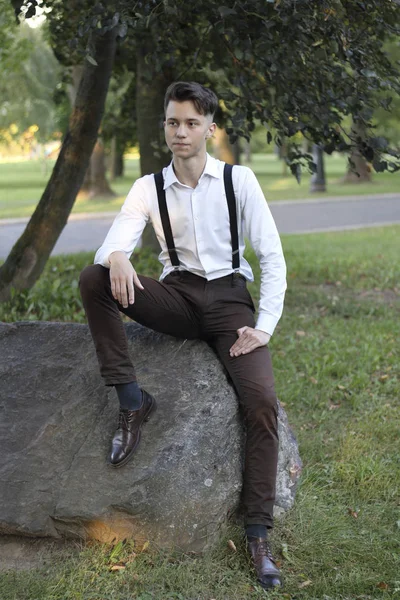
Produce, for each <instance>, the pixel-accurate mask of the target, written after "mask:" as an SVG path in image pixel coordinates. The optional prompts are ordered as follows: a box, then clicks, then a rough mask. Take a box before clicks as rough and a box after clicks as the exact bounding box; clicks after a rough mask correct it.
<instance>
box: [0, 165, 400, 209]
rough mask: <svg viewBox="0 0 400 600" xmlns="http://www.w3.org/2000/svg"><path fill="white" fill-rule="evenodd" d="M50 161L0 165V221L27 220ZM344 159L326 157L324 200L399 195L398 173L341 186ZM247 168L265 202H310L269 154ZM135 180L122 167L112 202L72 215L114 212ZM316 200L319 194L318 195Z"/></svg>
mask: <svg viewBox="0 0 400 600" xmlns="http://www.w3.org/2000/svg"><path fill="white" fill-rule="evenodd" d="M53 164H54V161H48V162H46V163H44V162H43V161H26V162H10V163H0V219H5V218H13V217H29V216H30V215H31V214H32V212H33V211H34V209H35V206H36V204H37V202H38V201H39V200H40V196H41V194H42V192H43V189H44V187H45V185H46V183H47V181H48V179H49V176H50V173H51V169H52V168H53ZM346 164H347V159H346V158H344V157H342V156H339V155H334V156H327V157H326V171H327V185H328V190H327V192H326V194H325V195H327V196H347V195H354V194H356V195H358V194H384V193H400V173H399V172H398V173H379V174H377V173H376V174H374V177H373V182H372V183H370V184H346V185H344V184H342V183H340V179H341V178H342V177H343V175H344V173H345V172H346ZM249 166H250V167H251V168H252V169H253V170H254V171H255V173H256V174H257V177H258V179H259V181H260V184H261V186H262V188H263V190H264V193H265V195H266V198H267V200H268V201H278V200H301V199H304V198H310V197H311V196H312V195H311V193H310V191H309V188H310V175H309V174H308V173H304V175H303V178H302V182H301V184H300V185H299V184H298V183H297V181H296V180H295V178H294V177H293V176H292V175H290V174H288V175H286V176H284V175H283V174H282V168H283V167H282V162H281V161H279V160H278V159H277V158H276V157H275V155H272V154H256V155H254V156H253V160H252V162H251V164H249ZM138 177H139V162H138V159H129V160H126V163H125V175H124V176H123V177H120V178H119V179H118V180H116V181H115V182H113V183H112V188H113V190H114V191H115V193H116V194H117V195H116V196H115V198H112V199H109V198H107V199H105V198H100V197H99V198H94V199H91V200H87V199H79V198H78V199H77V201H76V202H75V206H74V208H73V212H106V211H118V209H119V208H120V206H121V204H122V203H123V201H124V199H125V197H126V194H127V193H128V191H129V189H130V187H131V186H132V184H133V182H134V181H135V179H137V178H138ZM317 195H318V196H321V195H323V194H321V193H318V194H317Z"/></svg>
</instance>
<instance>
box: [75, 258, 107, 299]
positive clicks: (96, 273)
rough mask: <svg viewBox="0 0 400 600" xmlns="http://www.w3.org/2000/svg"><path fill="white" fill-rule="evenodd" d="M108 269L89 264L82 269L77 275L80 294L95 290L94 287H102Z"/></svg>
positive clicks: (105, 280)
mask: <svg viewBox="0 0 400 600" xmlns="http://www.w3.org/2000/svg"><path fill="white" fill-rule="evenodd" d="M107 275H108V269H106V268H105V267H103V266H102V265H89V266H87V267H85V268H84V269H83V271H82V272H81V274H80V276H79V289H80V292H81V295H82V296H83V295H85V294H86V293H88V292H89V293H90V292H93V291H95V290H96V289H104V284H105V283H106V282H107Z"/></svg>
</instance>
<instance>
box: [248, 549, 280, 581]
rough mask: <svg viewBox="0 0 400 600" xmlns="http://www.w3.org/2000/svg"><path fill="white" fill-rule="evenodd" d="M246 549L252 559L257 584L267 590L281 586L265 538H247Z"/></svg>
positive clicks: (276, 568)
mask: <svg viewBox="0 0 400 600" xmlns="http://www.w3.org/2000/svg"><path fill="white" fill-rule="evenodd" d="M248 549H249V552H250V554H251V557H252V559H253V564H254V568H255V570H256V573H257V581H258V582H259V584H260V585H261V586H262V587H263V588H264V589H267V590H268V589H271V588H276V587H279V586H281V585H282V579H281V574H280V571H279V569H278V567H277V566H276V562H275V560H274V557H273V556H272V553H271V550H270V547H269V545H268V542H267V540H266V538H256V537H249V538H248Z"/></svg>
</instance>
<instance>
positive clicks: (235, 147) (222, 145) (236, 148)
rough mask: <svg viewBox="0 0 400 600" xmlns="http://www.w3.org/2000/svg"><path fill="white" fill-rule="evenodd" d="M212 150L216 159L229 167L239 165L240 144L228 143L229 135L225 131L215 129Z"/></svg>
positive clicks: (218, 128)
mask: <svg viewBox="0 0 400 600" xmlns="http://www.w3.org/2000/svg"><path fill="white" fill-rule="evenodd" d="M213 148H214V154H215V156H216V158H218V159H219V160H222V161H224V162H226V163H228V164H230V165H239V164H240V144H239V142H235V143H234V144H231V143H230V142H229V135H228V134H227V133H226V130H225V129H221V128H220V127H217V129H216V130H215V133H214V136H213Z"/></svg>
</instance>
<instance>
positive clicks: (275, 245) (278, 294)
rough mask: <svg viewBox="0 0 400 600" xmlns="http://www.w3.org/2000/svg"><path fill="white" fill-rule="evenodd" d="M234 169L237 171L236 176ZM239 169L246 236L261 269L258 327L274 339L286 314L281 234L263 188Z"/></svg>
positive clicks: (284, 272)
mask: <svg viewBox="0 0 400 600" xmlns="http://www.w3.org/2000/svg"><path fill="white" fill-rule="evenodd" d="M235 169H237V167H234V169H233V172H234V171H235ZM240 169H241V170H242V173H241V174H240V176H239V182H238V183H239V198H240V206H241V210H242V218H243V220H244V232H245V235H246V237H248V239H249V241H250V243H251V245H252V247H253V249H254V251H255V253H256V256H257V258H258V260H259V263H260V268H261V286H260V304H259V314H258V319H257V323H256V326H255V327H256V329H261V330H262V331H265V332H266V333H269V334H270V335H272V334H273V333H274V330H275V327H276V325H277V323H278V321H279V319H280V317H281V315H282V311H283V301H284V297H285V290H286V264H285V259H284V256H283V251H282V244H281V240H280V237H279V234H278V230H277V228H276V225H275V221H274V219H273V217H272V215H271V211H270V209H269V207H268V204H267V202H266V199H265V196H264V194H263V191H262V189H261V186H260V184H259V183H258V181H257V178H256V176H255V174H254V173H253V171H252V170H251V169H249V168H248V167H240Z"/></svg>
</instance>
